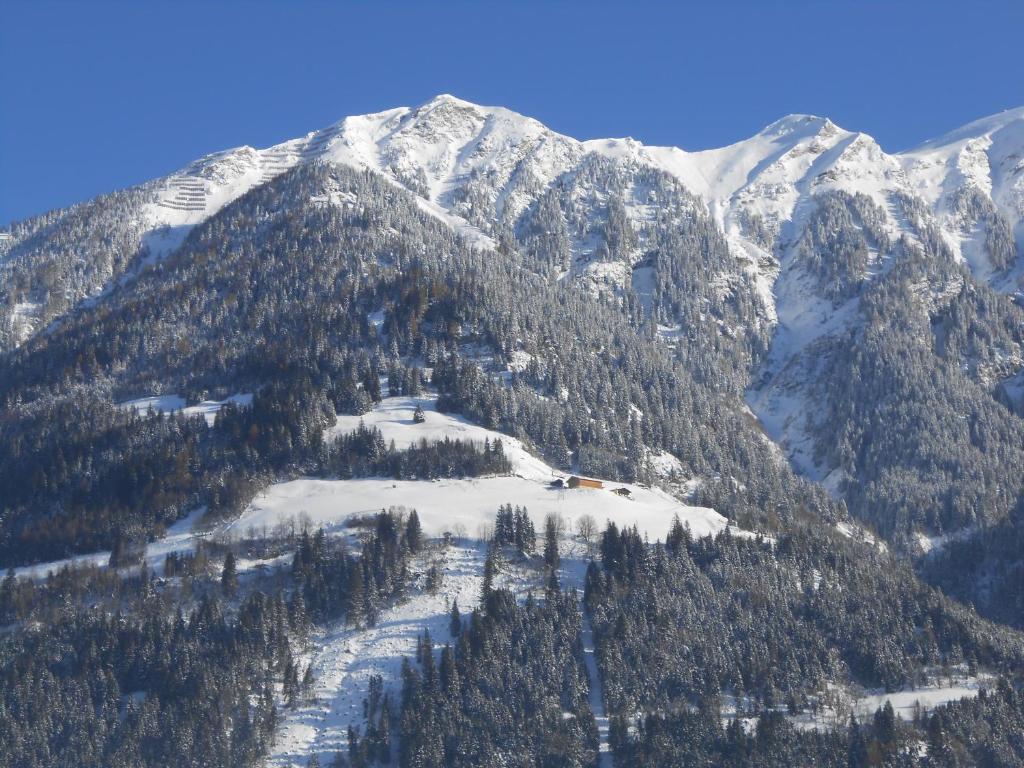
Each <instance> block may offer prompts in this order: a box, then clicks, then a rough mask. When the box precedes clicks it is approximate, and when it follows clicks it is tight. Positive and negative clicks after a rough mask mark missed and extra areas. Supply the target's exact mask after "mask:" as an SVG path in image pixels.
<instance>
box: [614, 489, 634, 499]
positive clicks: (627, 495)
mask: <svg viewBox="0 0 1024 768" xmlns="http://www.w3.org/2000/svg"><path fill="white" fill-rule="evenodd" d="M612 493H614V494H615V495H616V496H622V497H623V498H624V499H628V498H630V496H631V494H632V493H633V492H632V491H631V490H629V488H616V489H615V490H613V491H612Z"/></svg>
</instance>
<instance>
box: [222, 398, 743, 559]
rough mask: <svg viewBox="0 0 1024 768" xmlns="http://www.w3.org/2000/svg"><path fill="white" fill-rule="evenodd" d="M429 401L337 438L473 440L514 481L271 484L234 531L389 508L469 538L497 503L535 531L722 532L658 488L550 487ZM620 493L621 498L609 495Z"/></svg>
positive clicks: (519, 453)
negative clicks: (581, 527)
mask: <svg viewBox="0 0 1024 768" xmlns="http://www.w3.org/2000/svg"><path fill="white" fill-rule="evenodd" d="M417 404H419V405H420V406H421V407H422V408H423V411H424V415H425V417H426V421H424V422H423V423H422V424H416V423H415V422H414V421H413V411H414V410H415V407H416V405H417ZM434 404H435V399H434V398H433V397H430V396H427V397H420V398H412V397H391V398H386V399H385V400H384V401H383V402H382V403H380V405H378V406H377V407H376V408H375V409H374V410H373V411H371V412H370V413H368V414H366V415H365V416H362V417H358V416H340V417H338V423H337V425H336V426H335V427H334V430H335V431H337V432H349V431H352V430H354V429H355V428H356V427H357V426H358V424H359V422H360V421H363V422H364V423H365V424H366V425H367V426H374V427H377V428H378V429H379V430H380V431H381V433H382V434H383V436H384V440H385V441H386V442H390V441H392V440H394V441H395V445H396V447H398V448H402V447H405V446H408V445H410V444H411V443H414V442H419V441H420V440H427V441H432V440H438V439H443V438H445V437H449V438H452V439H460V440H471V441H474V442H477V443H480V444H483V442H484V440H490V441H491V442H494V441H495V440H501V442H502V446H503V448H504V450H505V454H506V455H507V456H508V458H509V461H510V463H511V464H512V474H510V475H506V476H496V477H479V478H468V479H464V480H433V481H429V482H427V481H420V480H393V479H391V478H361V479H355V480H320V479H313V478H303V479H298V480H292V481H289V482H286V483H278V484H275V485H272V486H270V488H269V489H267V490H266V491H265V492H264V493H262V494H260V495H259V496H257V497H256V499H255V500H254V501H253V502H252V504H250V505H249V507H248V508H247V509H246V510H245V511H244V512H243V513H242V515H241V517H239V518H238V520H236V521H235V522H234V523H233V524H232V527H233V528H234V529H235V530H238V531H245V530H248V529H249V528H250V527H253V528H256V529H257V530H258V529H262V528H264V527H266V528H267V529H271V528H273V527H274V526H275V525H277V524H279V523H281V522H283V521H287V520H289V519H299V518H302V519H304V520H308V521H309V522H310V523H311V524H312V525H313V526H315V527H323V528H324V529H325V530H326V531H329V532H330V531H343V530H345V527H346V521H348V520H350V519H351V518H353V517H355V516H359V515H366V514H373V513H375V512H379V511H380V510H381V509H388V508H390V507H405V508H407V509H416V511H417V513H418V514H419V517H420V521H421V523H422V525H423V529H424V531H426V533H427V534H428V535H431V536H439V535H441V534H443V533H445V532H449V533H459V532H461V535H463V536H465V535H469V536H473V537H475V536H477V535H478V534H479V532H480V529H481V526H488V525H490V524H491V523H493V521H494V516H495V514H496V513H497V511H498V507H500V506H501V505H502V504H508V503H511V504H515V505H520V506H525V507H526V508H527V510H528V511H529V513H530V517H531V518H532V519H533V521H534V524H535V525H536V526H537V529H538V530H541V529H542V526H543V524H544V519H545V517H546V516H547V515H549V514H554V515H558V516H561V517H562V518H563V519H564V521H565V523H566V525H567V527H568V528H569V529H571V528H572V526H573V522H574V521H575V520H578V519H579V518H580V517H582V516H583V515H591V516H592V517H593V518H594V519H595V521H596V522H597V524H598V525H599V526H600V527H602V528H603V526H604V523H605V522H606V521H608V520H611V521H614V522H615V523H616V524H617V525H618V526H619V527H627V526H632V525H637V526H638V527H639V528H640V530H641V532H644V533H647V534H648V535H649V536H650V537H651V539H652V540H653V539H664V538H665V534H666V533H667V532H668V529H669V527H670V526H671V524H672V520H673V518H674V517H675V516H676V515H678V516H679V518H680V519H681V520H682V521H683V522H684V523H687V524H689V526H690V528H691V530H692V531H693V533H694V535H697V536H705V535H707V534H713V533H717V532H718V531H720V530H722V529H723V528H724V527H725V526H726V525H727V524H728V521H727V520H726V519H725V518H724V517H723V516H722V515H720V514H718V513H717V512H715V511H714V510H713V509H708V508H707V507H694V506H690V505H687V504H684V503H682V502H680V501H678V500H677V499H675V498H673V497H672V496H671V495H669V494H668V493H666V492H665V491H662V490H660V489H658V488H651V487H644V486H640V485H631V484H625V483H613V482H610V481H609V482H606V483H605V488H604V489H591V488H579V489H575V490H570V489H568V488H563V489H556V488H552V487H551V486H550V483H551V481H552V480H553V479H555V478H567V475H566V474H565V473H563V472H558V471H556V470H554V469H552V468H551V467H550V466H548V465H547V464H545V463H544V462H543V461H541V460H540V459H538V458H536V457H535V456H533V455H531V454H530V453H529V452H528V451H527V450H526V449H525V448H524V447H523V445H522V444H521V443H520V442H519V441H518V440H516V439H515V438H512V437H509V436H508V435H503V434H501V433H499V432H493V431H491V430H488V429H485V428H483V427H480V426H477V425H475V424H472V423H471V422H469V421H466V420H465V419H463V418H462V417H460V416H457V415H454V414H446V413H439V412H438V411H437V410H436V408H435V407H434ZM617 488H627V489H628V490H629V491H630V495H629V497H628V498H627V497H625V496H620V495H618V494H616V493H613V492H612V490H613V489H617Z"/></svg>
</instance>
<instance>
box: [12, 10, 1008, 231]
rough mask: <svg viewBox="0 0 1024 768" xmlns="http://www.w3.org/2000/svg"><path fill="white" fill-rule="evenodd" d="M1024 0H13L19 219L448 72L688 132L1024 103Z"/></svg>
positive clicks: (924, 119) (412, 94)
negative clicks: (810, 117)
mask: <svg viewBox="0 0 1024 768" xmlns="http://www.w3.org/2000/svg"><path fill="white" fill-rule="evenodd" d="M1022 35H1024V2H1020V0H1006V1H1005V2H977V1H974V0H972V2H961V3H951V2H950V3H947V2H928V3H926V2H896V1H895V0H894V1H893V2H856V3H854V2H849V3H848V2H826V1H824V0H823V1H820V2H796V1H795V0H794V1H793V2H779V1H776V2H770V1H769V0H762V2H733V3H728V2H710V1H709V2H706V3H690V4H684V3H673V4H653V3H643V2H639V3H638V2H628V3H627V2H622V3H604V2H590V3H573V2H563V3H543V4H542V3H531V2H517V3H493V2H486V3H485V2H478V3H461V2H446V3H443V4H441V3H436V4H434V3H428V2H418V3H383V2H381V3H358V4H356V3H326V2H289V3H285V2H279V3H271V2H258V1H257V2H246V3H243V2H237V3H234V2H190V1H188V0H178V2H175V3H163V2H159V1H157V2H154V1H153V0H148V1H147V2H138V3H135V2H133V3H127V2H120V3H114V2H102V1H100V0H90V2H84V1H83V2H63V3H56V2H50V1H49V0H3V2H0V222H6V221H9V220H11V219H13V218H21V217H24V216H28V215H31V214H34V213H39V212H41V211H44V210H47V209H49V208H54V207H58V206H62V205H67V204H69V203H72V202H75V201H78V200H83V199H86V198H89V197H91V196H93V195H96V194H99V193H101V192H106V191H109V190H112V189H116V188H118V187H123V186H127V185H130V184H133V183H137V182H140V181H144V180H145V179H148V178H152V177H154V176H158V175H162V174H165V173H167V172H169V171H172V170H174V169H176V168H178V167H180V166H181V165H183V164H185V163H186V162H188V161H189V160H192V159H194V158H195V157H197V156H199V155H202V154H205V153H207V152H210V151H214V150H217V149H223V148H226V147H231V146H237V145H240V144H251V145H254V146H266V145H268V144H272V143H275V142H278V141H281V140H284V139H286V138H291V137H293V136H296V135H300V134H303V133H305V132H307V131H310V130H313V129H315V128H318V127H321V126H324V125H327V124H329V123H332V122H334V121H335V120H338V119H340V118H341V117H343V116H345V115H348V114H358V113H363V112H370V111H376V110H380V109H384V108H387V107H392V106H398V105H403V104H418V103H421V102H423V101H426V100H427V99H429V98H430V97H431V96H433V95H435V94H437V93H441V92H448V93H453V94H455V95H457V96H460V97H462V98H465V99H469V100H471V101H476V102H478V103H482V104H500V105H503V106H508V107H511V108H513V109H515V110H518V111H520V112H523V113H526V114H529V115H531V116H534V117H536V118H538V119H539V120H541V121H542V122H544V123H546V124H547V125H549V126H551V127H552V128H554V129H555V130H558V131H561V132H563V133H567V134H570V135H573V136H576V137H579V138H593V137H599V136H626V135H629V136H634V137H636V138H638V139H640V140H642V141H644V142H646V143H653V144H674V145H677V146H682V147H684V148H687V149H700V148H705V147H709V146H718V145H722V144H727V143H730V142H732V141H736V140H738V139H740V138H743V137H745V136H748V135H750V134H752V133H754V132H756V131H757V130H759V129H760V128H761V127H763V126H764V125H766V124H767V123H769V122H771V121H772V120H774V119H776V118H778V117H780V116H781V115H783V114H787V113H790V112H809V113H814V114H820V115H827V116H829V117H831V118H832V119H833V120H834V121H836V122H837V123H839V124H840V125H843V126H844V127H847V128H851V129H857V130H862V131H866V132H868V133H870V134H872V135H874V136H875V137H876V138H878V140H879V141H880V142H881V143H882V146H883V147H885V148H886V149H888V150H897V149H902V148H906V147H908V146H911V145H913V144H916V143H917V142H919V141H921V140H923V139H926V138H930V137H932V136H936V135H939V134H941V133H943V132H945V131H946V130H949V129H951V128H954V127H956V126H958V125H960V124H962V123H965V122H968V121H970V120H972V119H974V118H977V117H981V116H983V115H986V114H990V113H992V112H997V111H1000V110H1002V109H1006V108H1008V107H1012V106H1019V105H1021V104H1024V55H1022V42H1021V41H1022Z"/></svg>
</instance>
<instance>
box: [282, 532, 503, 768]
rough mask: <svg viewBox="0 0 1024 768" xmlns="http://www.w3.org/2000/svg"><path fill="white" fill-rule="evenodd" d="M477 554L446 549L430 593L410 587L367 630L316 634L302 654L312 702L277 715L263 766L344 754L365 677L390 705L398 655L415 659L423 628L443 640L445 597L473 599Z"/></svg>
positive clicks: (467, 604) (466, 604)
mask: <svg viewBox="0 0 1024 768" xmlns="http://www.w3.org/2000/svg"><path fill="white" fill-rule="evenodd" d="M483 559H484V553H483V551H482V550H481V549H478V548H476V547H474V546H465V547H451V548H449V549H448V550H446V551H445V565H444V582H443V584H442V586H441V589H440V590H438V592H437V594H435V595H431V594H429V593H427V592H425V591H423V590H422V589H420V588H413V589H412V590H411V592H410V596H409V599H408V600H406V601H405V602H404V603H401V604H400V605H394V606H391V607H389V608H387V609H386V610H384V611H383V612H382V613H381V616H380V619H379V621H378V622H377V624H376V625H375V626H373V627H367V628H364V629H346V628H344V625H343V624H340V623H339V624H336V625H334V626H332V627H331V628H329V629H327V630H325V631H323V632H322V633H320V634H318V635H316V636H315V637H314V639H313V645H314V646H315V648H316V650H315V651H314V652H313V653H312V656H311V658H310V657H306V658H305V659H303V661H304V663H311V664H312V665H313V675H314V679H315V682H314V687H313V697H312V701H311V702H310V703H308V704H303V705H302V706H300V707H298V708H296V709H294V710H289V711H285V712H284V718H283V722H282V725H281V728H280V729H279V731H278V735H277V740H276V743H275V745H274V752H273V754H272V755H271V757H270V759H269V760H268V761H267V762H268V765H271V766H281V767H283V766H301V767H302V768H304V767H305V766H306V764H307V762H308V760H309V758H310V757H311V756H312V755H314V754H315V755H317V757H319V759H320V764H321V765H330V763H331V760H332V759H333V757H334V755H335V753H337V752H342V751H346V750H347V749H348V728H349V726H350V725H351V726H353V727H356V728H359V729H360V731H364V730H365V721H364V718H363V699H365V698H366V697H367V695H368V693H369V688H370V678H371V677H373V676H374V675H381V676H382V677H383V678H384V690H385V691H387V692H390V693H391V696H392V700H393V701H396V702H397V695H398V693H399V691H400V688H401V669H402V660H403V659H404V658H406V657H412V656H415V654H416V640H417V638H418V637H419V636H420V635H421V634H422V633H423V631H424V630H429V631H430V636H431V638H432V639H433V640H434V642H435V643H439V644H444V643H445V642H448V641H449V640H450V636H449V611H450V609H451V602H452V600H456V599H457V600H458V601H459V608H460V609H462V610H463V611H468V610H471V609H472V608H473V607H474V606H475V605H476V604H477V600H478V598H479V595H480V583H481V581H482V575H483ZM423 570H425V568H424V569H423Z"/></svg>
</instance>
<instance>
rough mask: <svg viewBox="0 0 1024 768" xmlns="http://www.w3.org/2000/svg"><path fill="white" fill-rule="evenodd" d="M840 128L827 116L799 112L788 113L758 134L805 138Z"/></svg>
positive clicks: (833, 131)
mask: <svg viewBox="0 0 1024 768" xmlns="http://www.w3.org/2000/svg"><path fill="white" fill-rule="evenodd" d="M838 130H841V129H840V128H839V127H838V126H837V125H836V124H835V123H833V122H832V121H831V120H829V119H828V118H827V117H819V116H818V115H805V114H799V113H797V114H792V115H786V116H785V117H782V118H779V119H778V120H776V121H775V122H773V123H770V124H769V125H767V126H765V128H764V129H763V130H761V131H760V132H759V134H758V135H760V136H766V137H771V138H775V137H783V136H797V137H800V138H803V137H805V136H815V135H819V134H825V135H831V134H832V133H835V132H836V131H838Z"/></svg>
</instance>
